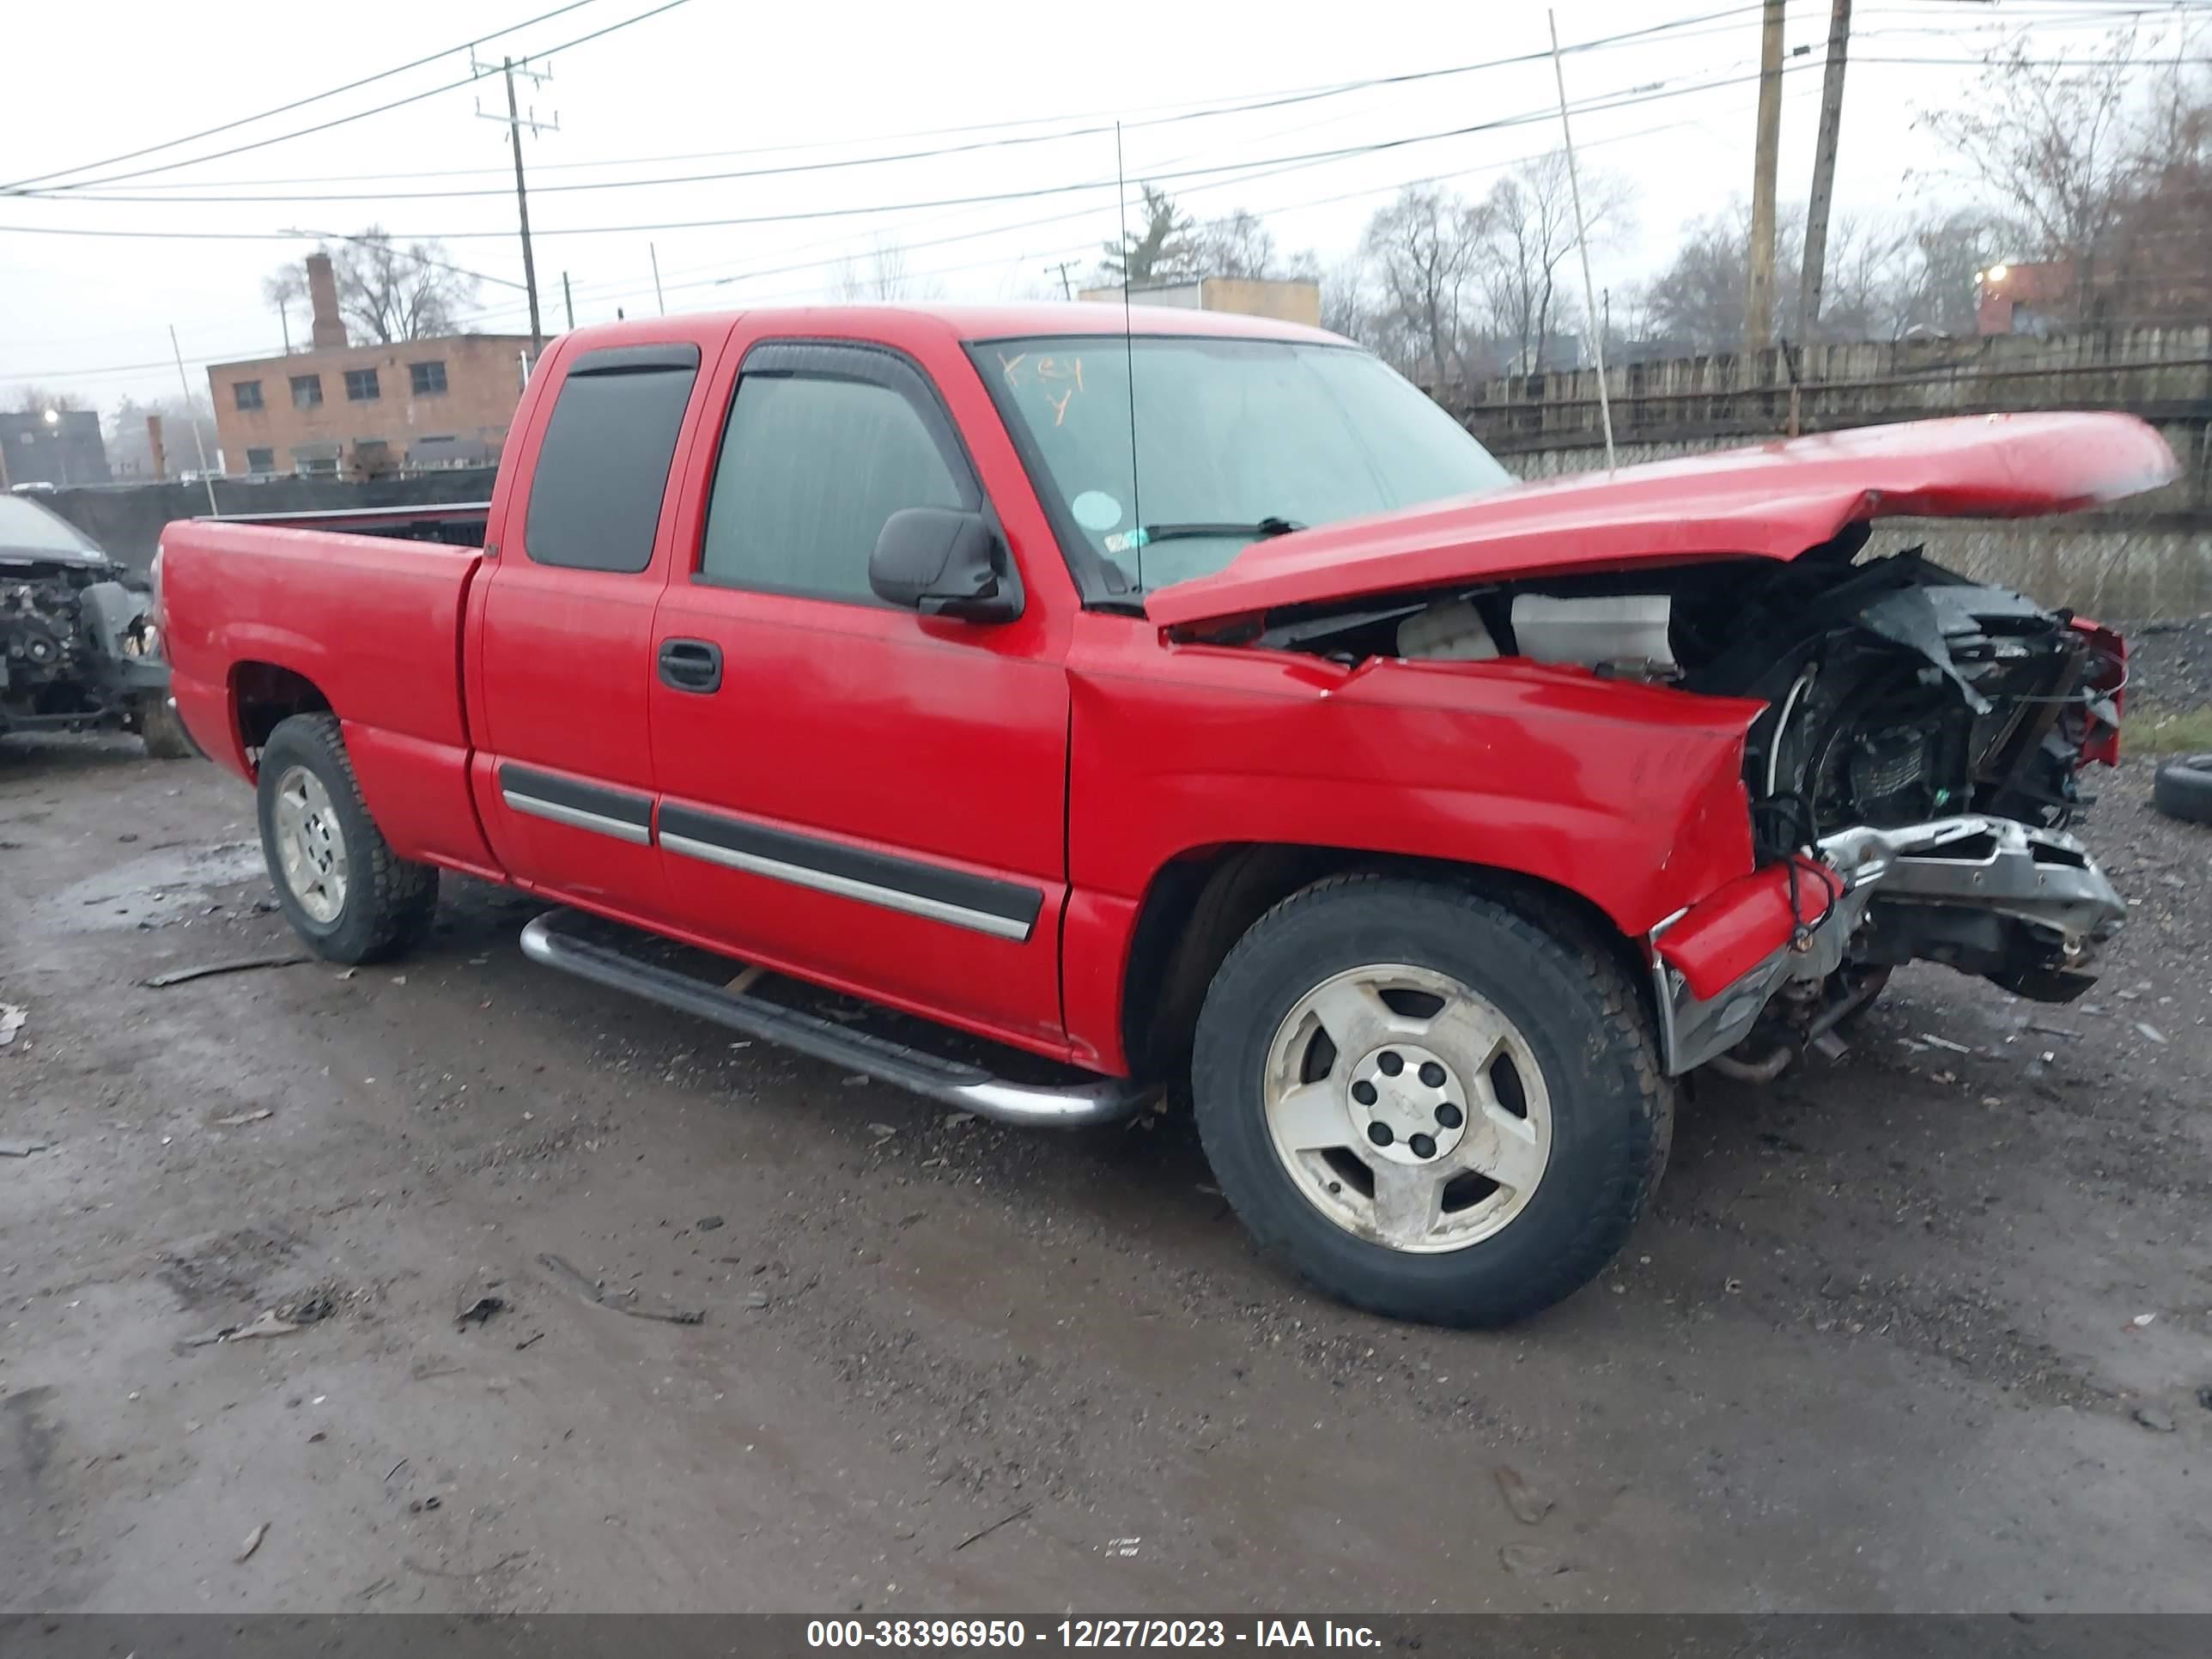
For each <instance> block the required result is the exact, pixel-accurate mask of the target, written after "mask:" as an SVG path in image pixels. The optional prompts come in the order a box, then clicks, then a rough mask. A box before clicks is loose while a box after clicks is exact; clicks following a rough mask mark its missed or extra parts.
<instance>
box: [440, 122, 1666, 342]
mask: <svg viewBox="0 0 2212 1659" xmlns="http://www.w3.org/2000/svg"><path fill="white" fill-rule="evenodd" d="M1690 125H1695V121H1694V119H1684V120H1680V121H1669V122H1664V123H1662V124H1661V125H1657V126H1652V127H1644V128H1639V129H1638V130H1637V131H1633V132H1625V133H1616V134H1613V135H1612V136H1610V137H1605V138H1600V139H1595V140H1593V141H1591V142H1589V143H1585V144H1583V149H1597V148H1599V147H1600V146H1601V145H1605V144H1617V143H1629V142H1631V141H1632V140H1635V139H1638V138H1644V137H1650V136H1652V135H1653V134H1655V133H1659V132H1668V131H1675V130H1677V129H1680V128H1681V127H1685V126H1690ZM1536 159H1537V157H1536V156H1534V155H1514V156H1508V157H1505V158H1504V159H1503V160H1501V161H1485V162H1480V163H1478V164H1477V165H1475V166H1474V167H1462V168H1458V169H1455V170H1454V171H1451V172H1448V173H1431V174H1427V175H1425V176H1423V177H1420V178H1415V179H1398V180H1395V181H1394V182H1392V183H1389V184H1384V185H1365V186H1363V187H1361V188H1359V189H1358V190H1350V191H1338V192H1336V193H1335V194H1333V195H1328V196H1318V197H1307V198H1305V199H1304V200H1302V201H1297V202H1279V203H1274V204H1262V205H1261V207H1260V208H1259V209H1258V210H1257V211H1258V212H1259V213H1260V214H1261V216H1268V215H1276V214H1285V213H1297V212H1302V211H1304V210H1308V209H1310V208H1316V207H1327V206H1331V205H1333V204H1336V203H1339V202H1349V201H1358V200H1360V199H1362V198H1364V197H1370V196H1380V195H1387V194H1389V193H1390V192H1392V191H1401V190H1406V189H1410V188H1413V187H1414V186H1417V185H1431V184H1441V183H1444V182H1446V181H1448V180H1451V179H1464V178H1468V177H1469V176H1471V175H1473V174H1475V173H1493V172H1499V171H1502V170H1504V169H1505V168H1507V167H1518V166H1521V165H1522V163H1524V162H1528V161H1534V160H1536ZM1253 165H1255V167H1261V168H1263V169H1264V170H1262V171H1257V172H1255V173H1249V174H1247V175H1245V176H1243V177H1242V178H1236V179H1218V180H1216V181H1215V182H1213V183H1212V184H1201V185H1194V186H1193V187H1191V188H1190V189H1188V190H1187V191H1182V195H1183V196H1194V195H1198V194H1200V193H1201V192H1203V191H1211V190H1234V189H1237V188H1239V187H1241V186H1243V185H1249V184H1255V183H1258V182H1259V181H1260V180H1261V179H1268V178H1274V177H1278V176H1280V175H1281V174H1284V173H1292V172H1298V171H1303V170H1304V168H1303V166H1294V167H1266V164H1264V163H1255V164H1253ZM1093 211H1095V210H1093V209H1088V208H1084V209H1078V210H1075V211H1073V212H1066V213H1056V214H1051V215H1048V216H1046V217H1043V218H1041V219H1028V220H1023V221H1020V222H1016V223H1013V224H999V225H990V226H986V227H984V228H981V229H975V230H967V231H960V232H956V233H954V234H950V235H945V236H939V237H933V238H930V239H928V240H923V241H918V242H917V241H909V242H902V243H901V244H900V247H901V250H902V252H915V251H916V250H919V249H922V248H930V247H943V246H950V245H951V244H954V243H958V242H969V241H981V240H987V239H988V238H991V237H996V236H1011V235H1015V234H1019V233H1020V232H1022V231H1025V230H1036V229H1041V228H1044V227H1045V226H1048V225H1057V224H1065V223H1066V222H1068V221H1069V220H1071V219H1080V218H1083V217H1085V216H1088V215H1089V214H1091V213H1092V212H1093ZM821 246H833V247H835V248H836V249H837V250H838V251H837V252H831V253H829V254H828V255H826V256H825V257H823V258H818V259H804V260H799V261H796V262H794V263H793V264H781V265H770V266H766V267H763V268H760V269H757V270H744V271H738V272H735V273H733V274H729V275H724V276H709V277H704V278H701V279H699V280H696V281H693V282H687V283H671V284H669V286H670V287H671V289H696V288H720V287H726V286H729V285H732V284H734V283H746V282H756V281H758V280H760V279H761V278H763V277H768V276H789V275H793V274H795V273H797V272H799V271H802V270H819V269H821V268H822V267H823V266H825V265H830V264H836V262H837V260H838V259H839V258H841V257H845V256H848V255H849V254H850V253H851V252H853V251H854V250H853V247H852V245H851V244H850V243H849V242H840V243H835V244H823V245H821ZM1089 246H1091V244H1090V243H1089V242H1088V241H1086V242H1085V245H1084V246H1083V247H1057V248H1053V249H1050V250H1048V255H1051V256H1056V255H1059V254H1061V253H1067V252H1076V253H1079V252H1083V251H1084V250H1085V248H1087V247H1089ZM1036 257H1037V256H1036V253H1035V252H1034V251H1031V252H1027V253H1024V254H1022V255H1020V256H1018V257H1016V258H1013V259H1012V260H1011V261H1009V260H1002V259H983V260H975V261H970V262H969V263H967V264H958V265H950V266H944V267H939V268H933V269H931V270H921V271H916V272H915V273H914V275H915V276H917V277H922V278H927V277H933V276H958V275H960V274H962V273H963V272H966V271H969V270H983V269H986V268H987V267H989V266H993V265H998V264H1007V263H1012V264H1023V263H1026V262H1027V261H1028V260H1029V259H1030V258H1036ZM644 292H646V290H644V289H636V288H626V287H623V286H620V285H612V286H611V288H610V289H609V291H606V292H602V293H597V294H594V295H592V297H593V298H594V299H597V300H599V301H602V302H605V301H611V300H622V299H629V298H630V297H632V296H633V295H639V294H642V293H644ZM779 297H782V296H777V295H768V296H757V295H754V296H747V298H746V300H745V301H744V302H745V303H749V304H752V303H763V302H767V301H773V300H775V299H776V298H779ZM511 309H512V307H502V308H500V309H495V310H490V311H484V312H480V313H477V316H478V317H479V319H482V318H489V317H499V316H502V315H505V314H507V311H509V310H511Z"/></svg>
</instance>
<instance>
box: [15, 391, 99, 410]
mask: <svg viewBox="0 0 2212 1659" xmlns="http://www.w3.org/2000/svg"><path fill="white" fill-rule="evenodd" d="M15 407H16V408H17V409H19V410H21V411H22V412H23V413H24V414H26V415H43V414H44V413H46V410H50V409H52V410H60V411H61V412H62V413H64V414H69V413H71V412H73V411H75V410H80V409H82V408H83V407H84V404H82V402H81V401H80V400H79V399H78V398H77V395H76V393H75V392H56V391H55V390H54V389H53V388H52V387H51V386H25V387H24V388H23V389H22V390H21V391H20V392H17V393H16V394H15Z"/></svg>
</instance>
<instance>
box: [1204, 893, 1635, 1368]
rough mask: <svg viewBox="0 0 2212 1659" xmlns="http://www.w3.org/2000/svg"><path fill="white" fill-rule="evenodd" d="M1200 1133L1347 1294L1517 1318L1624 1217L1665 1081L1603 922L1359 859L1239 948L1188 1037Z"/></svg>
mask: <svg viewBox="0 0 2212 1659" xmlns="http://www.w3.org/2000/svg"><path fill="white" fill-rule="evenodd" d="M1193 1096H1194V1102H1195V1105H1196V1109H1197V1116H1198V1125H1199V1132H1200V1137H1201V1138H1202V1139H1203V1140H1204V1142H1205V1146H1206V1156H1207V1158H1209V1159H1210V1160H1211V1162H1212V1165H1213V1169H1214V1172H1215V1175H1216V1176H1217V1177H1218V1179H1219V1181H1220V1183H1221V1189H1222V1192H1223V1194H1224V1195H1225V1196H1226V1197H1227V1198H1228V1200H1229V1201H1230V1204H1231V1206H1232V1207H1233V1208H1234V1209H1235V1210H1236V1211H1237V1214H1238V1215H1239V1216H1240V1217H1241V1218H1243V1221H1244V1223H1245V1225H1247V1226H1249V1228H1250V1229H1251V1230H1252V1231H1253V1233H1254V1234H1255V1236H1257V1237H1258V1238H1259V1239H1260V1241H1261V1243H1263V1244H1266V1245H1267V1246H1269V1247H1271V1248H1272V1249H1275V1250H1277V1251H1279V1253H1280V1254H1281V1255H1284V1256H1285V1257H1286V1258H1287V1259H1288V1260H1289V1261H1290V1262H1291V1265H1292V1266H1294V1267H1297V1269H1298V1271H1299V1272H1301V1273H1303V1274H1304V1276H1305V1277H1306V1278H1307V1279H1310V1280H1311V1281H1312V1282H1313V1283H1314V1284H1315V1285H1318V1286H1319V1287H1320V1288H1321V1289H1322V1290H1324V1291H1328V1293H1330V1294H1331V1295H1333V1296H1335V1297H1340V1298H1341V1299H1342V1300H1344V1301H1346V1302H1349V1303H1352V1304H1354V1305H1356V1306H1358V1307H1362V1308H1366V1309H1369V1310H1372V1311H1374V1312H1376V1313H1381V1314H1387V1315H1389V1316H1394V1317H1397V1318H1406V1319H1419V1320H1424V1321H1427V1322H1433V1323H1437V1324H1442V1325H1462V1326H1486V1325H1500V1324H1504V1323H1508V1322H1511V1321H1513V1320H1516V1319H1521V1318H1525V1317H1526V1316H1528V1315H1530V1314H1534V1313H1535V1312H1537V1311H1539V1310H1541V1309H1544V1308H1547V1307H1549V1306H1550V1305H1551V1304H1553V1303H1555V1302H1558V1301H1559V1300H1560V1299H1561V1298H1563V1297H1566V1296H1568V1295H1569V1294H1571V1292H1572V1291H1575V1290H1577V1289H1578V1288H1580V1287H1581V1286H1582V1285H1584V1284H1586V1283H1588V1282H1589V1279H1591V1278H1592V1277H1593V1276H1594V1275H1595V1274H1596V1273H1597V1272H1598V1271H1599V1270H1600V1269H1601V1268H1602V1267H1604V1266H1605V1264H1606V1263H1607V1261H1610V1260H1611V1259H1612V1258H1613V1255H1614V1253H1615V1252H1616V1251H1618V1250H1619V1249H1620V1247H1621V1245H1622V1243H1624V1242H1625V1241H1626V1239H1627V1237H1628V1234H1629V1231H1630V1230H1631V1229H1632V1227H1633V1226H1634V1225H1635V1223H1636V1219H1637V1218H1638V1215H1639V1214H1641V1212H1642V1211H1643V1208H1644V1203H1645V1201H1646V1200H1647V1199H1648V1198H1649V1197H1650V1193H1651V1190H1652V1188H1653V1187H1654V1186H1655V1185H1656V1182H1657V1180H1658V1177H1659V1173H1660V1170H1662V1168H1663V1167H1664V1164H1665V1162H1666V1153H1667V1145H1668V1136H1669V1134H1670V1133H1671V1130H1672V1127H1673V1121H1674V1095H1673V1091H1672V1088H1671V1087H1670V1086H1669V1085H1668V1083H1667V1082H1666V1081H1665V1079H1662V1077H1661V1076H1660V1074H1659V1066H1658V1059H1657V1054H1656V1049H1655V1047H1654V1044H1653V1042H1652V1040H1651V1036H1650V1030H1649V1025H1648V1022H1647V1020H1646V1018H1645V1017H1644V1010H1643V1005H1642V1002H1641V1000H1640V999H1639V998H1638V995H1637V993H1636V991H1635V990H1634V988H1633V987H1632V985H1631V984H1630V983H1629V981H1628V980H1627V979H1626V977H1625V976H1624V975H1622V973H1621V972H1620V969H1619V968H1618V967H1617V966H1616V965H1615V964H1614V963H1613V961H1612V960H1611V958H1610V957H1609V956H1608V955H1607V953H1605V952H1604V951H1601V950H1600V949H1598V948H1596V947H1595V944H1594V943H1593V944H1585V943H1584V942H1583V941H1580V940H1576V939H1566V938H1562V937H1559V936H1557V935H1555V934H1554V933H1551V932H1547V930H1546V929H1545V928H1543V927H1539V926H1538V925H1536V924H1535V923H1534V922H1533V921H1530V920H1528V918H1527V917H1525V916H1523V915H1521V914H1519V913H1518V912H1516V911H1515V910H1513V909H1510V908H1507V907H1506V906H1504V905H1502V904H1499V903H1498V902H1494V901H1492V900H1490V899H1487V898H1484V897H1481V896H1478V895H1476V894H1474V893H1470V892H1468V891H1465V890H1461V889H1458V888H1455V887H1452V886H1449V885H1445V884H1437V883H1430V882H1422V881H1410V880H1403V879H1399V878H1388V877H1379V876H1369V877H1350V878H1340V879H1337V880H1333V881H1328V882H1323V883H1322V884H1318V885H1316V886H1315V887H1311V888H1309V889H1307V890H1305V891H1304V892H1302V893H1299V894H1297V895H1296V896H1293V897H1291V898H1290V899H1288V900H1285V902H1283V903H1282V904H1280V905H1279V906H1277V907H1276V908H1274V909H1273V910H1272V911H1270V912H1269V913H1268V914H1267V915H1266V916H1264V917H1262V918H1261V921H1259V922H1258V923H1257V924H1255V926H1254V927H1253V928H1252V930H1251V931H1250V932H1249V933H1247V934H1246V935H1245V937H1244V938H1243V939H1242V940H1241V941H1240V942H1239V943H1238V944H1237V947H1236V949H1235V950H1233V951H1231V952H1230V954H1229V957H1228V959H1227V961H1225V963H1223V964H1222V967H1221V970H1220V972H1219V973H1218V975H1216V976H1215V978H1214V981H1213V984H1212V987H1211V988H1210V989H1209V990H1208V992H1207V994H1206V1004H1205V1007H1204V1009H1203V1011H1202V1012H1201V1013H1200V1018H1199V1026H1198V1035H1197V1043H1196V1048H1195V1053H1194V1060H1193Z"/></svg>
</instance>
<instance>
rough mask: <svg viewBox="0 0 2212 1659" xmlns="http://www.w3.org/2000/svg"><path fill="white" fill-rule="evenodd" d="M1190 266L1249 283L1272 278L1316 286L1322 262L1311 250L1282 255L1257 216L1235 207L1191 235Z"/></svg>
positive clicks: (1265, 223) (1209, 273)
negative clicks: (1233, 210)
mask: <svg viewBox="0 0 2212 1659" xmlns="http://www.w3.org/2000/svg"><path fill="white" fill-rule="evenodd" d="M1192 240H1193V254H1192V264H1193V265H1194V268H1195V270H1196V272H1197V274H1198V275H1199V276H1231V277H1237V278H1240V279H1243V280H1246V281H1251V282H1264V281H1267V280H1269V279H1271V278H1273V279H1277V280H1285V281H1304V282H1309V283H1317V282H1319V281H1320V280H1321V260H1320V259H1319V258H1318V257H1316V255H1315V254H1314V253H1312V252H1310V251H1309V252H1304V253H1291V254H1285V253H1283V252H1280V251H1279V249H1278V248H1277V247H1276V246H1275V234H1274V233H1273V231H1271V230H1269V229H1268V228H1267V222H1266V221H1264V220H1263V219H1261V217H1260V216H1259V215H1257V214H1255V213H1253V212H1250V211H1249V210H1246V209H1243V208H1238V209H1237V210H1236V211H1235V212H1233V213H1227V214H1224V215H1223V216H1221V217H1220V218H1218V219H1208V220H1207V221H1206V222H1205V223H1203V224H1201V225H1200V226H1199V227H1198V229H1197V231H1196V232H1195V233H1194V236H1193V239H1192Z"/></svg>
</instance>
